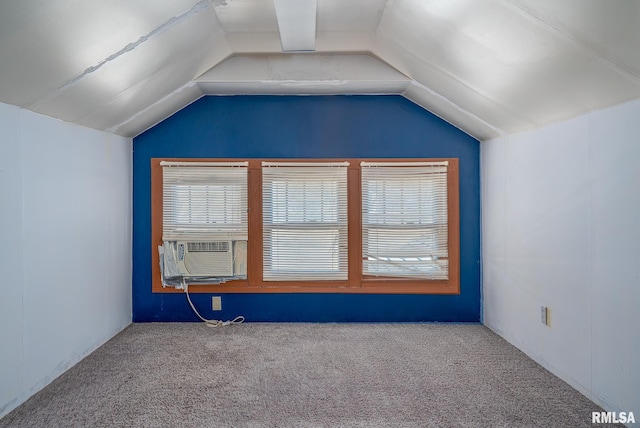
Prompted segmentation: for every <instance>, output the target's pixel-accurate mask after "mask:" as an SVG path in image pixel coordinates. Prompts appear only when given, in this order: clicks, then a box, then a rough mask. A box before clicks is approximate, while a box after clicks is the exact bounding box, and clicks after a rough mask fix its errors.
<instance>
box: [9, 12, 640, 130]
mask: <svg viewBox="0 0 640 428" xmlns="http://www.w3.org/2000/svg"><path fill="white" fill-rule="evenodd" d="M276 1H278V0H276ZM298 1H300V2H303V1H305V2H311V3H315V2H316V1H317V6H316V7H315V11H316V33H315V51H314V52H305V53H290V52H283V50H282V44H281V37H280V33H279V25H278V24H279V22H278V16H277V14H276V8H275V7H274V0H171V1H158V0H110V1H82V0H21V1H8V0H7V1H2V2H0V102H4V103H7V104H13V105H16V106H19V107H22V108H25V109H28V110H32V111H35V112H39V113H42V114H45V115H48V116H52V117H56V118H59V119H62V120H65V121H68V122H72V123H78V124H80V125H84V126H88V127H91V128H95V129H99V130H105V131H108V132H113V133H116V134H119V135H124V136H135V135H138V134H140V133H141V132H143V131H144V130H146V129H148V128H149V127H151V126H153V125H154V124H156V123H158V122H159V121H161V120H163V119H165V118H166V117H168V116H170V115H171V114H173V113H175V112H176V111H178V110H180V109H181V108H183V107H184V106H186V105H188V104H189V103H191V102H193V101H195V100H196V99H198V98H200V97H201V96H203V95H238V94H300V95H306V94H400V95H403V96H405V97H406V98H408V99H410V100H411V101H413V102H415V103H416V104H419V105H421V106H422V107H424V108H425V109H427V110H429V111H431V112H433V113H435V114H437V115H438V116H440V117H442V118H443V119H445V120H447V121H449V122H450V123H452V124H453V125H455V126H457V127H459V128H460V129H462V130H464V131H465V132H467V133H469V134H471V135H473V136H475V137H476V138H478V139H481V140H482V139H486V138H490V137H494V136H497V135H500V134H504V133H512V132H517V131H522V130H526V129H531V128H535V127H538V126H541V125H545V124H549V123H552V122H556V121H559V120H563V119H567V118H570V117H574V116H577V115H580V114H583V113H586V112H588V111H592V110H595V109H598V108H603V107H606V106H609V105H614V104H618V103H621V102H624V101H627V100H630V99H634V98H639V97H640V25H639V24H640V2H638V1H636V0H606V1H605V0H298Z"/></svg>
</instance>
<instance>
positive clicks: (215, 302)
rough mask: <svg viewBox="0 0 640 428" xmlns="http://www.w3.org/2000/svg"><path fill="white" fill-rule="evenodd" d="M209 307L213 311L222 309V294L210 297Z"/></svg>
mask: <svg viewBox="0 0 640 428" xmlns="http://www.w3.org/2000/svg"><path fill="white" fill-rule="evenodd" d="M211 308H212V309H213V310H214V311H221V310H222V296H213V297H212V298H211Z"/></svg>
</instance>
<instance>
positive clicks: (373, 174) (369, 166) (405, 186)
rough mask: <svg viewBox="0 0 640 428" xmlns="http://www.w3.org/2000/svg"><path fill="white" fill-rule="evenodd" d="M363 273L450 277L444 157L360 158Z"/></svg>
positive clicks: (437, 277) (393, 275)
mask: <svg viewBox="0 0 640 428" xmlns="http://www.w3.org/2000/svg"><path fill="white" fill-rule="evenodd" d="M361 165H362V252H363V254H362V259H363V269H362V270H363V274H364V275H373V276H391V277H408V278H425V279H445V280H446V279H448V277H449V272H448V270H449V269H448V244H447V240H448V227H447V223H448V220H447V217H448V216H447V166H448V162H446V161H445V162H409V163H407V162H403V163H393V162H383V163H380V162H378V163H372V162H362V164H361Z"/></svg>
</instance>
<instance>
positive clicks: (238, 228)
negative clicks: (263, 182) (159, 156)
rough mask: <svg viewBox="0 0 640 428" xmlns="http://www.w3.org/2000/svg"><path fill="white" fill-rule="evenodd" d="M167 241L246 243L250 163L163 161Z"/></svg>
mask: <svg viewBox="0 0 640 428" xmlns="http://www.w3.org/2000/svg"><path fill="white" fill-rule="evenodd" d="M160 165H161V166H162V205H163V209H162V239H163V240H164V241H187V240H188V241H215V240H239V241H246V240H247V235H248V233H247V193H248V192H247V165H248V163H247V162H226V163H223V162H161V163H160Z"/></svg>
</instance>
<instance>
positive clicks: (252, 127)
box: [133, 96, 480, 322]
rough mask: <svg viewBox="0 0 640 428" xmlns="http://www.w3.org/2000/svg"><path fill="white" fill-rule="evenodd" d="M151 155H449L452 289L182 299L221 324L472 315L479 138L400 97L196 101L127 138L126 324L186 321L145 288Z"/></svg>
mask: <svg viewBox="0 0 640 428" xmlns="http://www.w3.org/2000/svg"><path fill="white" fill-rule="evenodd" d="M157 157H178V158H180V157H184V158H187V157H190V158H346V157H349V158H398V157H402V158H412V157H420V158H447V157H453V158H459V159H460V281H461V283H460V288H461V293H460V295H369V294H337V293H336V294H311V293H310V294H296V293H290V294H222V296H223V297H222V307H223V310H222V311H216V312H213V311H211V296H212V295H213V294H192V300H193V301H194V304H195V305H196V307H197V308H198V309H199V310H200V312H201V313H202V315H203V316H205V317H207V318H215V319H225V320H226V319H230V318H234V317H235V316H237V315H244V316H245V318H246V320H247V321H283V322H284V321H307V322H341V321H342V322H348V321H352V322H356V321H359V322H383V321H387V322H418V321H456V322H479V321H480V166H479V164H480V144H479V142H478V141H477V140H476V139H474V138H472V137H470V136H469V135H467V134H465V133H463V132H462V131H460V130H459V129H457V128H455V127H453V126H451V125H450V124H448V123H446V122H444V121H443V120H441V119H439V118H438V117H436V116H434V115H432V114H431V113H429V112H427V111H425V110H424V109H422V108H421V107H419V106H417V105H415V104H413V103H412V102H410V101H408V100H406V99H404V98H403V97H400V96H313V97H299V96H235V97H204V98H201V99H200V100H198V101H196V102H195V103H193V104H191V105H189V106H188V107H186V108H184V109H183V110H181V111H179V112H178V113H176V114H174V115H173V116H171V117H169V118H168V119H166V120H164V121H163V122H161V123H159V124H158V125H156V126H154V127H153V128H151V129H149V130H148V131H146V132H145V133H143V134H141V135H139V136H138V137H136V138H135V139H134V140H133V231H134V234H133V320H134V321H136V322H145V321H196V320H197V318H196V316H195V315H194V314H193V312H192V310H191V308H190V307H189V304H188V302H187V300H186V298H185V296H184V294H182V293H179V294H167V293H156V294H153V293H151V196H150V191H151V168H150V159H151V158H157ZM218 295H220V294H218Z"/></svg>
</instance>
